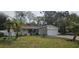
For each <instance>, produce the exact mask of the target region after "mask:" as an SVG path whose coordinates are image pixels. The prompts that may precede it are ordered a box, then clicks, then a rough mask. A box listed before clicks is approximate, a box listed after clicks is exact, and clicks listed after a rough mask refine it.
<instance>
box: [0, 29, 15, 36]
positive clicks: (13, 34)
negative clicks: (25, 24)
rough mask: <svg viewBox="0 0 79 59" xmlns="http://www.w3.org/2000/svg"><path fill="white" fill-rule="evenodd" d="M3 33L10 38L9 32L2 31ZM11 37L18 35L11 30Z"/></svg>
mask: <svg viewBox="0 0 79 59" xmlns="http://www.w3.org/2000/svg"><path fill="white" fill-rule="evenodd" d="M0 32H1V33H4V35H6V36H9V33H8V32H7V30H0ZM10 35H11V36H15V35H16V33H15V32H14V31H13V30H10Z"/></svg>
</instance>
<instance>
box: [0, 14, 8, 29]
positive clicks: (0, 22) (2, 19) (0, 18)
mask: <svg viewBox="0 0 79 59" xmlns="http://www.w3.org/2000/svg"><path fill="white" fill-rule="evenodd" d="M7 17H8V16H7V15H5V14H3V13H0V30H4V29H6V26H5V23H6V21H7Z"/></svg>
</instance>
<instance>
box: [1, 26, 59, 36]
mask: <svg viewBox="0 0 79 59" xmlns="http://www.w3.org/2000/svg"><path fill="white" fill-rule="evenodd" d="M0 32H3V33H4V35H7V36H8V35H9V33H8V32H7V30H3V31H2V30H1V31H0ZM20 33H21V34H22V35H43V34H45V35H47V36H56V35H58V34H59V33H58V28H57V27H55V26H52V25H45V26H33V25H24V26H22V29H21V31H20ZM11 35H12V36H15V35H16V32H14V31H13V30H11Z"/></svg>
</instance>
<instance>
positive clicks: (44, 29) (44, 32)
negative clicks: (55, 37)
mask: <svg viewBox="0 0 79 59" xmlns="http://www.w3.org/2000/svg"><path fill="white" fill-rule="evenodd" d="M39 35H47V28H46V27H43V28H40V29H39Z"/></svg>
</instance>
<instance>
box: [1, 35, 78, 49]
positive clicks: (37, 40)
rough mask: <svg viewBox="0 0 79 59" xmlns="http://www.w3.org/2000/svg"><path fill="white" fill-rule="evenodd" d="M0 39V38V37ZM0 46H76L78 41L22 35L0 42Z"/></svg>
mask: <svg viewBox="0 0 79 59" xmlns="http://www.w3.org/2000/svg"><path fill="white" fill-rule="evenodd" d="M0 39H1V38H0ZM0 47H1V48H76V47H79V43H78V42H72V41H69V40H68V39H66V38H59V37H41V36H23V37H19V38H18V39H17V40H15V41H14V40H10V41H4V42H0Z"/></svg>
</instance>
